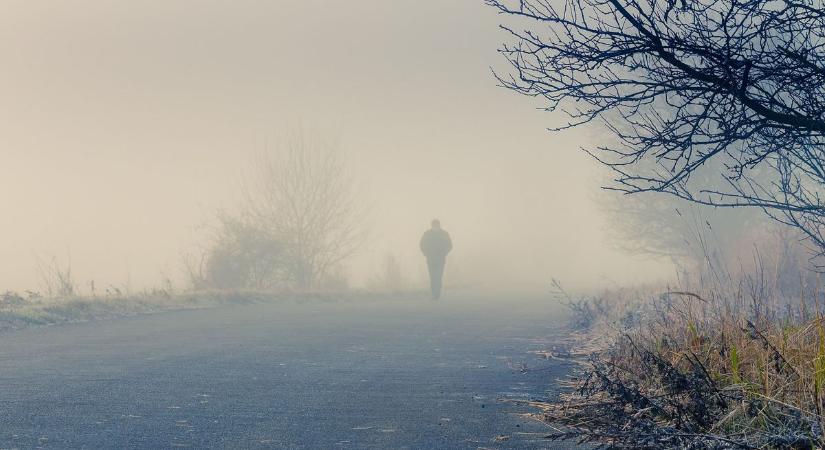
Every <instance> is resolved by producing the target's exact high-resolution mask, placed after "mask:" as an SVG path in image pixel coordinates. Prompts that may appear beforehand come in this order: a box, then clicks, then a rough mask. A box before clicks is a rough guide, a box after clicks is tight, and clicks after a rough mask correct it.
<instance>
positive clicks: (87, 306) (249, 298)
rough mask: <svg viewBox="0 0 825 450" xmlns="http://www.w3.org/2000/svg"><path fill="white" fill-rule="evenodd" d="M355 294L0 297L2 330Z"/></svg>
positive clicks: (159, 293) (153, 293) (156, 293)
mask: <svg viewBox="0 0 825 450" xmlns="http://www.w3.org/2000/svg"><path fill="white" fill-rule="evenodd" d="M354 295H355V294H354V293H291V292H269V291H217V290H210V291H193V292H185V293H176V294H173V293H168V292H167V291H163V290H153V291H148V292H144V293H141V294H135V295H114V296H71V297H52V298H45V297H40V296H37V295H28V296H22V295H19V294H16V293H14V292H6V293H4V294H0V331H3V330H14V329H21V328H26V327H30V326H37V325H54V324H60V323H70V322H85V321H91V320H101V319H111V318H116V317H124V316H132V315H138V314H152V313H158V312H163V311H174V310H185V309H201V308H212V307H218V306H227V305H243V304H255V303H274V302H287V301H296V302H303V301H336V300H347V299H349V298H350V297H352V296H354Z"/></svg>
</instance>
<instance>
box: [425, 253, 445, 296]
mask: <svg viewBox="0 0 825 450" xmlns="http://www.w3.org/2000/svg"><path fill="white" fill-rule="evenodd" d="M445 262H446V261H445V259H444V258H427V269H429V271H430V291H431V292H432V295H433V300H438V299H439V298H441V280H442V278H443V277H444V263H445Z"/></svg>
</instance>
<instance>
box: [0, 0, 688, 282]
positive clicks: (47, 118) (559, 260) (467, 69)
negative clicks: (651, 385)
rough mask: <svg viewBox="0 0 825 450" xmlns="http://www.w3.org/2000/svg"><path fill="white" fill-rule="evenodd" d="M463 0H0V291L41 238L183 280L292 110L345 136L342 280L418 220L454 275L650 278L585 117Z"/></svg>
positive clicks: (420, 267) (115, 274)
mask: <svg viewBox="0 0 825 450" xmlns="http://www.w3.org/2000/svg"><path fill="white" fill-rule="evenodd" d="M499 20H500V18H499V17H498V16H497V15H496V14H495V12H494V11H493V10H492V9H491V8H487V7H485V6H484V4H483V2H481V1H477V0H461V1H450V2H444V1H435V0H429V1H407V0H394V1H392V2H388V1H385V0H364V1H357V2H329V1H308V0H303V1H299V2H280V1H270V2H264V1H252V0H246V1H231V2H230V1H175V2H169V1H159V0H158V1H148V0H147V1H141V2H126V1H120V2H115V1H80V0H78V1H73V2H30V1H4V2H2V4H0V21H2V23H1V24H0V56H2V59H3V67H4V69H3V71H2V72H0V98H2V99H3V101H2V105H0V155H2V164H1V165H0V206H2V211H3V216H4V218H3V220H2V222H0V227H2V228H1V229H0V236H2V239H0V255H2V258H0V290H3V289H36V288H37V286H38V275H37V271H36V261H37V258H51V257H52V256H54V257H56V258H58V259H60V260H68V259H69V258H70V259H71V264H72V269H73V273H74V276H75V277H76V279H77V281H78V284H79V285H80V286H81V288H82V287H83V286H84V285H85V284H87V283H88V281H90V280H96V282H97V283H98V285H100V286H103V285H107V284H117V285H127V286H129V287H130V288H132V289H141V288H145V287H151V286H154V285H157V284H158V283H159V282H160V280H161V279H163V278H165V277H169V278H171V279H172V280H173V281H174V282H175V283H177V284H181V283H183V281H182V277H181V267H180V266H181V258H182V255H183V254H185V253H186V252H187V251H188V250H189V249H191V248H192V247H193V246H197V245H198V244H199V240H200V239H203V234H204V233H203V229H204V227H205V226H206V224H207V223H208V222H209V221H210V220H211V219H212V218H213V217H214V213H215V211H216V210H218V209H228V210H232V209H233V208H234V207H235V206H236V205H237V204H238V202H239V201H240V197H241V192H240V191H241V186H242V185H243V180H244V179H246V178H247V177H248V174H249V172H250V170H254V167H253V161H254V156H255V155H256V154H259V153H260V152H265V151H267V149H272V148H276V147H278V145H279V143H280V142H282V140H283V138H284V136H285V135H287V134H289V133H293V132H294V131H295V130H302V131H301V132H303V133H309V134H313V135H319V136H323V138H324V139H329V140H333V141H335V142H337V143H338V145H339V147H340V149H341V151H342V152H343V155H345V161H346V164H347V166H348V168H349V170H350V172H351V175H352V178H353V180H355V183H356V184H357V186H358V189H359V192H361V193H362V195H361V198H362V201H363V204H364V205H365V206H366V209H367V210H368V211H369V213H368V217H367V220H366V222H367V223H368V225H369V235H368V239H367V241H366V243H365V245H364V246H363V247H362V248H361V250H359V252H358V253H357V254H355V255H354V256H353V257H352V258H351V259H350V260H349V261H348V263H347V266H346V272H347V274H348V277H349V279H350V282H351V284H352V285H354V286H361V285H364V284H366V283H367V282H368V280H369V279H370V277H372V276H373V275H374V274H375V273H376V272H379V271H380V270H381V265H382V263H383V261H384V260H385V258H386V256H387V255H388V254H392V255H394V256H395V257H396V258H397V259H398V261H399V264H400V265H401V267H402V268H403V270H404V272H405V273H406V274H408V277H409V279H410V280H411V281H413V282H417V281H419V280H423V277H424V276H425V273H426V272H425V267H424V262H423V259H422V257H421V255H420V253H419V250H418V240H419V238H420V236H421V233H422V232H423V231H424V230H426V229H427V228H428V226H429V222H430V220H431V219H433V218H439V219H441V222H442V224H443V226H444V228H445V229H446V230H448V231H449V232H450V234H451V235H452V239H453V241H454V245H455V250H454V252H453V253H452V254H451V255H450V260H449V263H448V269H447V279H448V280H449V278H450V276H451V275H452V276H453V277H454V281H456V282H458V279H459V278H460V281H461V283H465V284H487V285H494V284H522V285H534V286H542V285H546V284H547V282H548V280H549V279H550V278H551V277H552V278H557V279H559V280H561V281H562V282H563V283H565V284H566V285H567V286H570V287H572V288H576V289H585V288H588V289H592V288H599V287H604V286H612V285H616V284H631V283H638V282H644V281H652V280H659V279H661V278H664V277H668V276H669V275H670V274H671V271H672V269H671V267H670V266H669V265H668V264H665V263H663V262H662V261H661V260H651V259H649V258H643V257H641V256H638V255H636V256H633V255H629V254H625V253H623V252H622V251H620V250H618V248H619V247H617V246H615V245H613V244H614V243H612V242H610V236H612V234H611V233H610V232H609V231H610V230H608V226H609V225H608V222H607V220H606V219H605V217H604V215H603V214H601V211H600V204H599V202H597V201H595V197H596V196H597V194H598V190H599V186H600V184H602V183H603V182H604V177H603V173H602V172H601V171H600V170H601V169H599V168H598V167H597V164H596V162H595V161H593V160H592V159H590V158H589V157H588V156H586V155H585V154H584V153H583V152H581V151H580V150H579V148H580V147H582V146H587V145H588V144H589V143H591V142H592V141H593V140H594V139H597V137H594V136H593V135H592V134H591V133H597V132H598V128H579V129H576V130H573V131H568V132H563V133H551V132H549V131H547V130H546V128H548V127H551V126H554V125H559V124H560V123H561V122H559V121H560V120H561V119H562V117H561V116H559V115H550V114H546V113H544V112H542V111H539V110H538V106H539V103H537V102H535V101H532V100H530V99H526V98H521V97H518V96H516V95H514V94H513V93H512V92H510V91H507V90H505V89H502V88H498V87H496V83H495V80H494V78H493V76H492V75H491V70H490V69H491V67H500V68H501V67H502V65H501V64H502V62H503V61H502V59H501V58H500V57H499V55H497V53H496V49H497V48H498V47H499V46H500V44H501V43H502V42H504V41H505V40H507V39H508V37H507V35H506V34H505V33H504V32H503V31H501V30H499V29H498V28H497V25H498V23H499Z"/></svg>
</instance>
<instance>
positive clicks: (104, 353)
mask: <svg viewBox="0 0 825 450" xmlns="http://www.w3.org/2000/svg"><path fill="white" fill-rule="evenodd" d="M452 297H453V298H450V296H449V295H448V296H447V298H445V299H443V300H442V301H440V302H438V303H434V302H431V301H429V300H425V299H423V298H422V299H406V300H400V299H387V300H384V301H377V300H371V301H363V302H337V303H321V302H308V303H300V304H296V303H292V302H288V303H285V304H266V305H250V306H234V307H226V308H217V309H209V310H197V311H180V312H171V313H162V314H156V315H148V316H140V317H131V318H124V319H116V320H107V321H99V322H90V323H83V324H73V325H62V326H54V327H41V328H32V329H27V330H22V331H17V332H9V333H5V334H2V335H0V448H38V447H41V448H61V449H62V448H90V449H92V448H93V449H97V448H116V449H125V448H153V449H154V448H178V447H180V448H238V449H248V448H250V449H254V448H285V449H365V448H377V449H395V448H399V449H400V448H409V449H453V448H456V449H465V448H469V449H477V448H564V446H563V445H562V444H559V443H554V442H548V441H546V440H544V439H542V438H541V436H542V435H543V433H546V431H547V429H546V428H544V426H543V425H542V424H539V423H536V422H534V421H531V420H529V419H526V418H524V417H523V416H521V415H520V413H522V412H525V411H528V410H529V408H526V407H524V406H520V405H518V404H514V403H512V402H506V401H502V400H506V399H510V400H518V399H526V398H546V397H548V396H552V395H554V388H553V381H554V380H555V379H556V378H558V377H561V376H563V375H564V374H565V373H566V371H567V370H569V368H568V367H566V366H565V365H564V364H563V363H559V362H555V361H552V360H544V359H540V358H539V357H537V356H535V355H533V354H530V353H529V351H531V350H539V349H542V348H546V347H547V346H548V345H551V344H552V342H553V340H554V339H556V338H557V336H558V333H559V321H560V320H562V315H561V314H560V312H559V310H558V308H556V307H553V306H552V304H551V302H550V301H549V300H547V299H540V298H536V299H528V298H525V296H508V295H496V296H487V298H482V297H481V296H476V295H469V294H463V295H455V294H454V295H453V296H452Z"/></svg>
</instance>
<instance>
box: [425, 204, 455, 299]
mask: <svg viewBox="0 0 825 450" xmlns="http://www.w3.org/2000/svg"><path fill="white" fill-rule="evenodd" d="M420 247H421V253H423V254H424V256H426V257H427V269H429V271H430V290H431V292H432V295H433V300H438V299H439V298H440V297H441V280H442V278H443V277H444V264H445V263H446V262H447V253H450V250H452V249H453V241H452V240H451V239H450V234H449V233H447V232H446V231H444V230H443V229H441V222H440V221H439V220H438V219H434V220H433V221H432V227H431V228H430V229H429V230H427V231H425V232H424V235H423V236H421V243H420Z"/></svg>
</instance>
